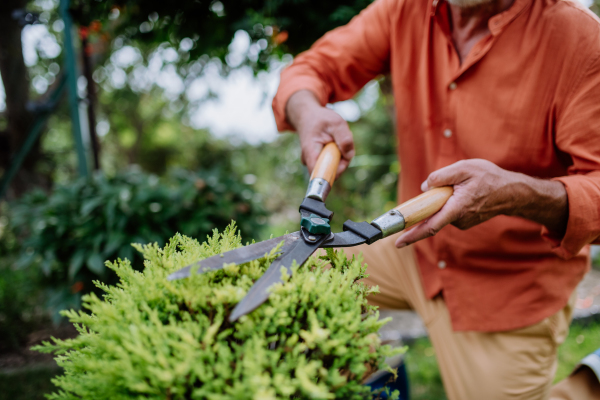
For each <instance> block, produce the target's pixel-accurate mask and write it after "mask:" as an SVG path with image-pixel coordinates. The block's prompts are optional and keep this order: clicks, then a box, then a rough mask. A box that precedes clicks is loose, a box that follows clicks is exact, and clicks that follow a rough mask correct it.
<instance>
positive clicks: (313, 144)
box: [285, 90, 354, 176]
mask: <svg viewBox="0 0 600 400" xmlns="http://www.w3.org/2000/svg"><path fill="white" fill-rule="evenodd" d="M285 110H286V115H287V119H288V121H289V123H290V124H291V125H292V126H293V127H294V128H295V129H296V131H297V132H298V136H300V146H301V147H302V163H303V164H304V165H306V166H307V167H308V172H310V173H312V170H313V168H314V167H315V164H316V162H317V158H318V157H319V154H320V153H321V150H322V149H323V146H325V145H326V144H327V143H330V142H335V143H336V144H337V146H338V148H339V149H340V152H341V154H342V159H341V160H340V164H339V166H338V170H337V176H339V175H340V174H341V173H342V172H344V170H345V169H346V168H348V164H350V160H352V157H354V140H353V139H352V132H350V128H348V123H347V122H346V121H345V120H344V119H343V118H342V117H341V116H340V115H339V114H338V113H336V112H335V111H333V110H330V109H329V108H327V107H323V106H321V105H320V104H319V102H318V100H317V98H316V97H315V95H314V94H313V93H312V92H310V91H308V90H300V91H298V92H296V93H294V94H293V95H292V96H291V97H290V98H289V100H288V102H287V104H286V108H285Z"/></svg>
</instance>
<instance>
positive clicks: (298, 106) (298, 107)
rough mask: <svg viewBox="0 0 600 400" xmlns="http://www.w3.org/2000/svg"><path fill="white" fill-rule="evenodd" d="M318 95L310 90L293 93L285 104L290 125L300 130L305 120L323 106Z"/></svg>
mask: <svg viewBox="0 0 600 400" xmlns="http://www.w3.org/2000/svg"><path fill="white" fill-rule="evenodd" d="M321 107H322V106H321V104H320V103H319V100H318V99H317V96H315V94H314V93H313V92H311V91H310V90H306V89H303V90H299V91H297V92H295V93H294V94H292V95H291V96H290V98H289V99H288V101H287V104H286V106H285V114H286V118H287V120H288V122H289V123H290V125H292V126H293V127H294V129H296V131H299V130H300V129H301V126H302V122H303V120H304V119H305V118H306V117H307V116H309V115H311V114H312V113H313V112H314V111H315V110H316V109H318V108H321Z"/></svg>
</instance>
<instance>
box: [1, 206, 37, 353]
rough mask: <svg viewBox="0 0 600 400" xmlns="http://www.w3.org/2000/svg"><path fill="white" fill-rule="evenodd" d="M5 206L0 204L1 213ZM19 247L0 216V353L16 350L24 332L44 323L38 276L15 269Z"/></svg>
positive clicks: (22, 339)
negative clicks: (40, 305)
mask: <svg viewBox="0 0 600 400" xmlns="http://www.w3.org/2000/svg"><path fill="white" fill-rule="evenodd" d="M5 210H6V204H5V203H3V204H0V213H1V214H4V213H5ZM18 251H19V244H18V242H17V240H16V238H15V237H14V234H13V232H12V231H11V230H10V229H8V219H7V217H6V216H5V215H0V354H2V353H4V352H7V351H8V352H10V351H14V350H17V349H19V348H20V347H21V346H23V345H24V344H25V343H26V342H27V340H28V337H27V335H28V333H29V332H31V331H32V330H33V329H36V328H39V327H40V326H41V325H43V324H44V323H47V322H48V318H47V317H46V315H45V313H44V311H43V309H42V308H41V307H39V305H38V304H39V301H40V295H41V293H40V290H39V289H38V282H39V277H38V274H37V273H36V271H34V270H32V269H17V268H15V257H16V255H17V254H18Z"/></svg>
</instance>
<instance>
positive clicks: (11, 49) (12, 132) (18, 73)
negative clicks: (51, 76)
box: [0, 0, 46, 197]
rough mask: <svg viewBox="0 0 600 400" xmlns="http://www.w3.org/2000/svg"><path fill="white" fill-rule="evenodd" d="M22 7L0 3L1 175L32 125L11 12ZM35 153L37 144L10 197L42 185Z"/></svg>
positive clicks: (13, 1)
mask: <svg viewBox="0 0 600 400" xmlns="http://www.w3.org/2000/svg"><path fill="white" fill-rule="evenodd" d="M26 3H27V1H26V0H2V1H0V74H1V76H2V82H3V83H4V91H5V93H6V117H7V122H8V123H7V129H6V131H5V134H4V135H3V136H4V138H3V139H4V140H3V143H6V145H7V147H8V148H7V149H3V151H1V152H0V168H2V169H3V170H4V171H6V170H7V169H8V168H9V166H10V163H11V160H12V158H13V157H14V156H15V154H16V153H17V152H18V151H19V149H20V148H21V146H22V145H23V142H24V141H25V139H26V138H27V135H28V133H29V128H30V126H31V123H32V122H33V116H32V114H31V113H30V112H29V111H27V103H28V101H29V76H28V73H27V67H26V66H25V61H24V59H23V49H22V44H21V29H22V27H21V26H20V25H19V23H18V22H17V21H16V20H15V19H13V17H12V13H13V11H14V10H16V9H20V8H25V6H26ZM39 152H40V147H39V140H38V141H37V142H36V144H35V145H34V146H33V148H32V150H31V151H30V153H29V154H28V156H27V157H26V158H25V160H24V162H23V164H22V166H21V169H20V171H19V172H18V174H17V175H16V176H15V178H14V179H13V181H12V183H11V187H10V190H9V196H10V197H15V196H19V195H21V194H22V193H23V192H25V191H26V190H27V189H29V188H31V187H32V186H35V185H38V184H41V183H46V182H45V181H44V179H43V177H41V176H39V175H38V174H36V171H35V165H36V162H37V160H38V159H39Z"/></svg>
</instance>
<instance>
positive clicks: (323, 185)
mask: <svg viewBox="0 0 600 400" xmlns="http://www.w3.org/2000/svg"><path fill="white" fill-rule="evenodd" d="M340 159H341V155H340V151H339V149H338V148H337V146H336V145H335V143H329V144H327V145H326V146H325V147H324V148H323V151H322V152H321V154H320V155H319V158H318V160H317V164H316V165H315V168H314V170H313V173H312V175H311V179H310V183H309V185H308V190H307V192H306V197H305V198H304V201H303V202H302V204H301V205H300V215H301V217H302V218H301V222H300V227H301V228H300V231H298V232H294V233H290V234H287V235H284V236H282V237H278V238H274V239H269V240H266V241H263V242H259V243H255V244H252V245H250V246H246V247H241V248H239V249H235V250H231V251H228V252H226V253H223V254H220V255H216V256H213V257H209V258H207V259H205V260H201V261H198V262H196V263H194V264H191V265H188V266H187V267H184V268H182V269H181V270H179V271H176V272H174V273H173V274H171V275H169V277H168V279H169V280H175V279H180V278H185V277H188V276H189V275H190V273H191V272H192V271H193V270H194V268H197V273H203V272H207V271H211V270H217V269H221V268H223V265H226V264H230V263H235V264H243V263H246V262H249V261H252V260H256V259H259V258H262V257H265V256H266V255H268V254H269V253H270V252H271V250H273V249H274V248H275V247H277V246H278V245H279V243H281V241H282V240H283V241H284V244H283V246H282V247H281V254H280V255H279V257H277V259H275V261H273V264H271V266H270V267H269V268H268V269H267V271H266V272H265V273H264V275H263V276H262V277H261V278H260V279H259V280H258V281H256V283H255V284H254V285H253V286H252V288H250V290H249V291H248V293H247V294H246V296H245V297H244V298H243V299H242V301H240V302H239V303H238V304H237V305H236V307H235V308H234V309H233V311H232V313H231V315H230V317H229V320H230V321H231V322H233V321H235V320H237V319H238V318H240V317H241V316H243V315H246V314H248V313H250V312H252V311H253V310H255V309H256V308H257V307H258V306H260V305H261V304H262V303H264V302H265V301H266V300H267V299H268V298H269V288H270V287H271V286H272V285H273V284H276V283H279V282H281V268H282V267H283V268H286V270H287V271H288V273H289V272H291V267H292V265H293V264H294V262H295V263H296V264H298V265H302V264H304V262H306V260H308V258H309V257H310V256H311V255H312V254H313V253H314V252H315V251H317V250H318V249H319V248H332V247H352V246H358V245H360V244H364V243H366V244H371V243H373V242H375V241H377V240H379V239H382V238H384V237H387V236H390V235H392V234H394V233H397V232H400V231H402V230H404V229H406V228H409V227H411V226H413V225H415V224H417V223H419V222H421V221H423V220H424V219H427V218H429V217H430V216H431V215H433V214H435V213H436V212H438V211H439V210H440V209H441V208H442V207H443V206H444V204H446V201H448V199H449V198H450V196H452V193H453V189H452V187H450V186H445V187H440V188H434V189H431V190H429V191H427V192H425V193H423V194H421V195H419V196H417V197H415V198H413V199H411V200H409V201H407V202H405V203H402V204H400V205H399V206H397V207H396V208H394V209H392V210H390V211H388V212H386V213H385V214H382V215H381V216H379V217H377V218H375V219H374V220H373V221H372V222H371V223H368V222H360V223H357V222H353V221H351V220H348V221H346V222H345V223H344V231H343V232H340V233H335V234H333V233H331V228H330V225H329V222H330V220H331V218H332V217H333V212H331V211H329V210H328V209H327V208H326V207H325V203H324V201H325V199H326V197H327V194H328V193H329V191H330V189H331V185H333V182H334V179H335V174H336V171H337V167H338V164H339V162H340Z"/></svg>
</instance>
